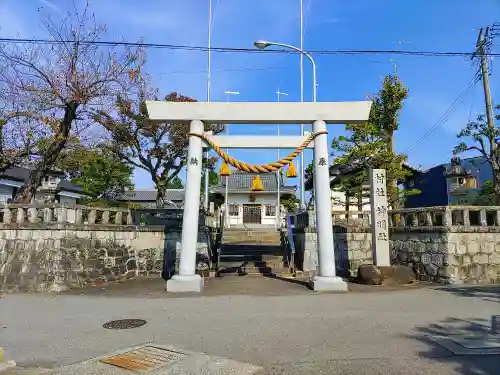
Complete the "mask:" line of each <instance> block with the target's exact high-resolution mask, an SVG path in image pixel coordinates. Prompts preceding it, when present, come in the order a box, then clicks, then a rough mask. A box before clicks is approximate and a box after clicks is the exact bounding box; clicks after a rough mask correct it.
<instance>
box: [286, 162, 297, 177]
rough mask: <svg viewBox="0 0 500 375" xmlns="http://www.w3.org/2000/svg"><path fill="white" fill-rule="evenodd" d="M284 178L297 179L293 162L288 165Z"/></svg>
mask: <svg viewBox="0 0 500 375" xmlns="http://www.w3.org/2000/svg"><path fill="white" fill-rule="evenodd" d="M286 177H287V178H294V177H297V168H295V165H294V164H293V161H292V162H290V164H288V168H287V170H286Z"/></svg>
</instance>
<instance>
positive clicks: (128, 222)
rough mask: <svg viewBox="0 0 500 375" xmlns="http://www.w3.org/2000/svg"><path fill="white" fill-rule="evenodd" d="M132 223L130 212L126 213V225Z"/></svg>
mask: <svg viewBox="0 0 500 375" xmlns="http://www.w3.org/2000/svg"><path fill="white" fill-rule="evenodd" d="M133 224H134V221H133V220H132V211H129V212H127V225H133Z"/></svg>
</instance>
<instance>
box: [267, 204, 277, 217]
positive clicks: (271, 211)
mask: <svg viewBox="0 0 500 375" xmlns="http://www.w3.org/2000/svg"><path fill="white" fill-rule="evenodd" d="M266 216H276V206H266Z"/></svg>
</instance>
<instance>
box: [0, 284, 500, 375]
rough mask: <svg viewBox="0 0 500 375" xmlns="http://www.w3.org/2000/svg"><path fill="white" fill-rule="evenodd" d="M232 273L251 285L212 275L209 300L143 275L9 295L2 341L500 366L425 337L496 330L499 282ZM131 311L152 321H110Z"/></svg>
mask: <svg viewBox="0 0 500 375" xmlns="http://www.w3.org/2000/svg"><path fill="white" fill-rule="evenodd" d="M227 279H228V278H226V279H225V280H220V281H219V283H220V282H223V281H228V280H227ZM231 279H233V280H229V281H228V282H230V283H234V284H233V285H236V284H239V285H240V287H241V286H242V285H247V286H246V289H247V292H246V293H240V292H239V293H240V295H223V294H224V293H222V292H221V291H219V292H215V291H216V290H217V288H222V286H220V285H222V284H217V285H216V284H214V283H212V285H211V286H210V285H209V287H208V288H207V293H206V296H202V297H198V298H190V297H188V298H182V297H177V298H161V297H162V296H164V294H161V293H162V292H161V283H157V284H156V285H157V288H159V290H156V291H152V290H150V291H149V293H148V292H147V290H145V289H144V288H145V287H146V286H147V283H143V284H140V283H137V284H134V285H136V286H134V287H131V285H132V284H130V285H128V286H120V287H116V290H115V291H113V289H112V287H107V288H105V289H104V290H103V289H100V288H95V289H94V290H90V289H89V290H86V291H84V292H78V293H74V294H61V295H8V296H6V297H5V298H2V299H0V344H1V346H3V347H4V348H5V349H6V352H7V354H8V356H9V357H10V358H12V359H14V360H15V361H17V362H18V365H20V366H40V367H56V366H61V365H65V364H71V363H75V362H79V361H82V360H85V359H89V358H92V357H96V356H101V355H104V354H107V353H110V352H114V351H116V350H120V349H125V348H128V347H132V346H135V345H140V344H143V343H147V342H156V343H161V344H168V345H172V346H175V347H177V348H183V349H185V350H190V351H195V352H206V353H208V354H210V355H213V356H218V357H223V358H230V359H233V360H236V361H241V362H247V363H251V364H255V365H259V366H263V367H264V368H265V370H263V372H262V374H283V373H286V374H287V375H294V374H301V375H303V374H318V373H323V374H341V375H348V374H356V375H359V374H367V375H373V374H384V375H392V374H405V375H416V374H426V375H427V374H429V375H434V374H435V375H437V374H439V375H452V374H453V375H457V374H459V375H471V374H472V375H490V374H491V375H493V374H498V369H499V368H500V357H499V356H493V355H492V356H481V357H477V356H476V357H470V356H462V357H459V356H453V355H452V353H451V352H449V351H447V350H446V349H444V348H442V347H439V346H438V345H437V344H435V343H433V342H431V341H429V340H427V339H426V336H427V335H437V334H439V335H450V334H457V333H471V332H472V333H477V332H481V331H482V330H485V329H487V326H488V325H489V321H490V319H491V316H492V315H498V314H499V313H500V288H499V287H482V288H480V287H467V288H451V287H449V288H421V287H420V288H419V287H417V288H412V287H405V288H399V290H388V289H384V288H376V291H374V289H375V288H370V289H369V292H368V293H363V292H366V291H368V290H367V289H364V288H361V287H360V288H358V289H356V287H355V288H354V289H356V290H354V291H353V292H351V293H348V294H314V293H312V292H311V291H309V290H307V289H306V288H304V287H303V286H301V285H298V284H288V283H287V284H286V286H285V284H284V282H282V281H280V280H273V279H265V278H261V277H250V276H246V277H235V278H231ZM141 285H142V286H141ZM152 285H155V284H154V283H151V286H152ZM226 286H227V284H226ZM120 288H122V289H120ZM127 288H128V291H127ZM134 288H135V289H134ZM141 288H142V289H141ZM210 288H212V289H211V290H212V291H214V292H213V294H210V292H208V291H209V290H210ZM266 288H267V290H263V289H266ZM283 288H290V289H289V290H288V289H287V292H288V293H290V295H283V293H279V291H283ZM365 288H366V287H365ZM270 290H271V292H270ZM82 294H83V295H82ZM226 294H227V293H226ZM110 297H112V298H110ZM123 318H142V319H146V320H147V321H148V324H147V325H145V326H143V327H140V328H136V329H131V330H125V331H112V330H105V329H103V328H102V325H103V323H105V322H107V321H109V320H112V319H123Z"/></svg>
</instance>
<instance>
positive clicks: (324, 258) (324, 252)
mask: <svg viewBox="0 0 500 375" xmlns="http://www.w3.org/2000/svg"><path fill="white" fill-rule="evenodd" d="M325 130H326V123H325V122H324V121H321V120H317V121H314V123H313V132H314V133H318V132H321V131H325ZM313 168H314V174H313V175H314V200H315V206H316V233H317V238H318V242H317V244H318V245H317V246H318V259H319V275H318V276H316V277H314V279H313V289H314V290H315V291H347V283H346V282H345V281H344V280H342V279H341V278H340V277H337V276H336V272H335V251H334V247H333V246H334V243H333V223H332V201H331V190H330V171H329V168H330V165H329V163H328V142H327V134H320V135H318V136H316V138H315V139H314V167H313ZM198 190H199V189H198Z"/></svg>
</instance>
